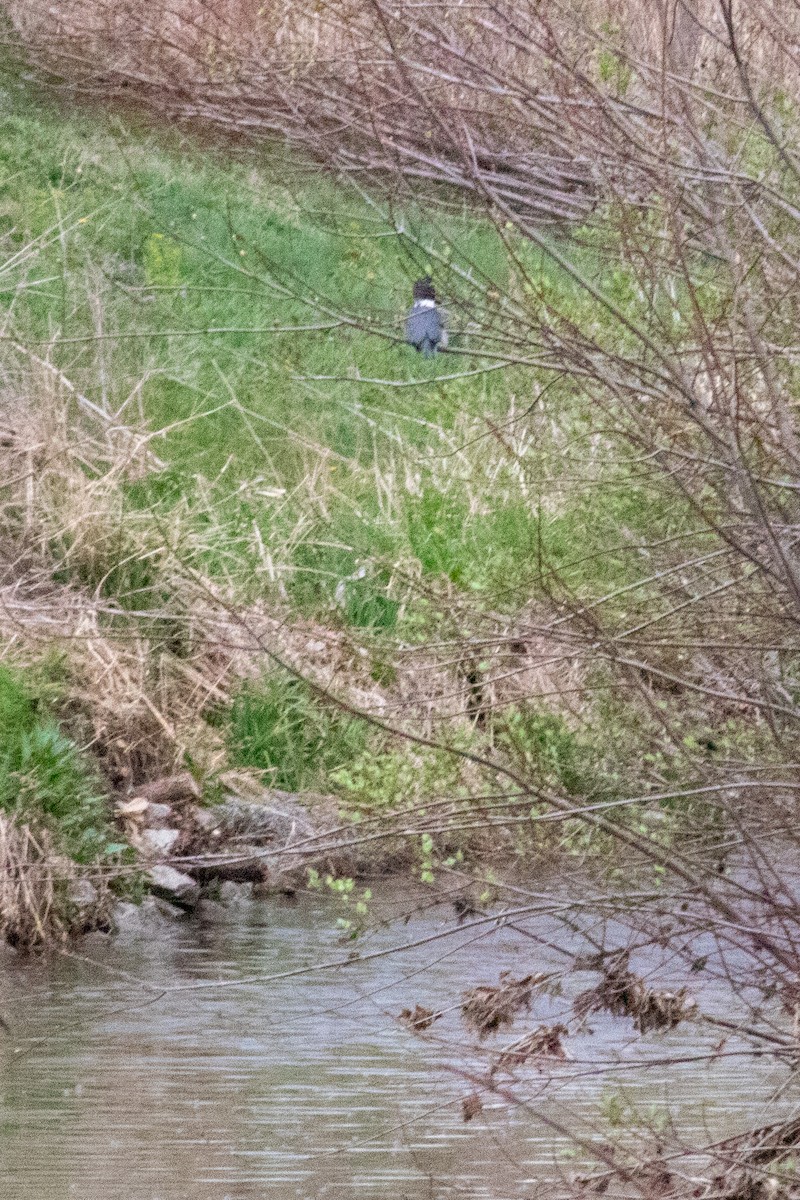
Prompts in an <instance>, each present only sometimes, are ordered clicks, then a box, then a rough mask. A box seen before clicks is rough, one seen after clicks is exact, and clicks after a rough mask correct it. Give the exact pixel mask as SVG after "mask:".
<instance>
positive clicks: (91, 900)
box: [67, 879, 97, 909]
mask: <svg viewBox="0 0 800 1200" xmlns="http://www.w3.org/2000/svg"><path fill="white" fill-rule="evenodd" d="M67 899H68V900H69V901H70V903H71V904H74V905H75V907H76V908H81V909H83V908H91V907H92V906H93V905H94V904H96V903H97V888H96V887H95V886H94V884H93V883H92V882H91V881H90V880H89V879H73V880H72V882H71V883H70V885H69V890H68V891H67Z"/></svg>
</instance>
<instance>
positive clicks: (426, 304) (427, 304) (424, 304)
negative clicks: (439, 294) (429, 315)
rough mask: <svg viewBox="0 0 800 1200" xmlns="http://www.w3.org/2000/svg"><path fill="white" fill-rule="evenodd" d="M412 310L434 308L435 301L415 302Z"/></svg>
mask: <svg viewBox="0 0 800 1200" xmlns="http://www.w3.org/2000/svg"><path fill="white" fill-rule="evenodd" d="M414 308H436V301H435V300H415V301H414Z"/></svg>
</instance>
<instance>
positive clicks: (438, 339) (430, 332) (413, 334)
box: [406, 304, 444, 358]
mask: <svg viewBox="0 0 800 1200" xmlns="http://www.w3.org/2000/svg"><path fill="white" fill-rule="evenodd" d="M443 334H444V326H443V324H442V318H441V316H440V314H439V310H438V309H437V308H435V307H433V306H431V307H428V306H425V307H422V306H420V305H416V304H415V305H414V307H413V308H412V309H411V311H410V312H409V314H408V316H407V317H406V341H407V342H408V343H409V345H411V346H413V347H414V349H415V350H419V351H420V352H421V353H422V354H424V355H425V357H426V358H428V357H429V356H430V355H431V354H435V353H436V350H437V349H438V347H439V346H440V345H441V343H442V340H443Z"/></svg>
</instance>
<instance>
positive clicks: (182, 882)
mask: <svg viewBox="0 0 800 1200" xmlns="http://www.w3.org/2000/svg"><path fill="white" fill-rule="evenodd" d="M147 878H148V880H149V883H150V887H151V889H152V891H153V893H154V894H155V895H156V896H161V897H163V899H164V900H169V902H170V904H177V905H178V907H179V908H194V907H195V905H196V904H197V901H198V900H199V898H200V885H199V884H198V883H197V881H196V880H194V879H192V877H191V876H190V875H184V874H183V872H182V871H176V870H175V868H174V867H168V866H166V865H165V864H159V865H158V866H155V867H151V868H150V870H149V871H148V872H147Z"/></svg>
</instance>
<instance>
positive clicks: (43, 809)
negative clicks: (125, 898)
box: [0, 667, 121, 863]
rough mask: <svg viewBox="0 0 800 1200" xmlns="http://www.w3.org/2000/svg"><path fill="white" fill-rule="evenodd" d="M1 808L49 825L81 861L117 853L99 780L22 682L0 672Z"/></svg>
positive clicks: (3, 670)
mask: <svg viewBox="0 0 800 1200" xmlns="http://www.w3.org/2000/svg"><path fill="white" fill-rule="evenodd" d="M0 809H2V811H3V812H6V813H8V814H11V815H13V816H15V817H17V818H18V819H19V820H20V821H24V822H28V823H29V824H31V825H32V826H33V827H34V829H36V828H38V827H40V826H45V827H46V828H47V829H49V830H50V832H51V833H52V834H53V835H54V837H55V840H56V845H57V847H58V848H59V849H60V850H62V851H64V852H66V853H67V854H69V855H70V857H72V858H73V859H75V860H76V861H77V862H81V863H88V862H92V861H93V860H95V859H96V858H98V857H99V856H101V855H107V854H113V853H116V852H118V851H119V850H120V849H121V847H120V846H119V845H117V844H116V839H115V838H114V836H113V830H112V828H111V826H110V824H109V821H108V816H107V812H106V802H105V799H104V797H103V794H102V788H101V786H100V781H99V779H98V777H97V775H96V773H95V771H94V769H93V766H92V764H91V761H90V759H89V758H88V756H86V755H84V754H82V753H81V751H80V750H79V749H78V747H77V746H76V745H75V743H74V742H73V741H71V739H70V738H68V737H66V736H65V735H64V733H62V731H61V730H60V728H59V726H58V724H57V722H56V721H55V720H54V719H53V717H51V716H50V715H48V714H47V712H46V710H42V706H41V704H40V701H39V700H38V699H37V698H36V696H35V695H33V694H32V693H31V691H30V690H29V688H28V687H27V686H26V684H25V682H24V681H23V679H22V677H21V676H20V675H18V674H15V673H14V672H13V671H11V670H9V669H8V668H6V667H0Z"/></svg>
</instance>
